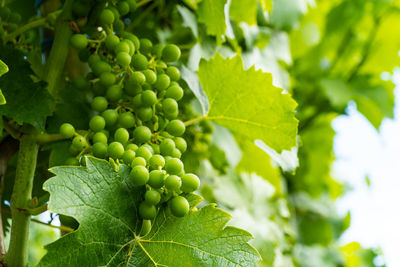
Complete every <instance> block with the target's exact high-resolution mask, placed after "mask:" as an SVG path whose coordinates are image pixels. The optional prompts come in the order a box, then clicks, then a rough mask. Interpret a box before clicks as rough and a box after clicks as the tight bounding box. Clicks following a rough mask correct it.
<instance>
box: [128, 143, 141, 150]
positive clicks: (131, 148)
mask: <svg viewBox="0 0 400 267" xmlns="http://www.w3.org/2000/svg"><path fill="white" fill-rule="evenodd" d="M138 148H139V147H138V146H137V145H136V144H128V145H127V146H126V149H127V150H132V151H136V150H137V149H138Z"/></svg>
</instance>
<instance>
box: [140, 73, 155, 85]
mask: <svg viewBox="0 0 400 267" xmlns="http://www.w3.org/2000/svg"><path fill="white" fill-rule="evenodd" d="M143 74H144V76H145V77H146V82H147V83H148V84H154V83H155V82H156V81H157V75H156V73H155V72H154V71H152V70H144V71H143Z"/></svg>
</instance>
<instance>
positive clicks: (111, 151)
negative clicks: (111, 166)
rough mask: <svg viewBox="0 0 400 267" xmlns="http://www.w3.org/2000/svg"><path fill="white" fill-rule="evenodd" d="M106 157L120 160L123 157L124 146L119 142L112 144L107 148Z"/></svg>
mask: <svg viewBox="0 0 400 267" xmlns="http://www.w3.org/2000/svg"><path fill="white" fill-rule="evenodd" d="M107 152H108V155H109V156H110V157H112V158H113V159H120V158H122V156H123V155H124V152H125V150H124V146H123V145H122V144H121V143H120V142H112V143H111V144H110V145H109V146H108V150H107Z"/></svg>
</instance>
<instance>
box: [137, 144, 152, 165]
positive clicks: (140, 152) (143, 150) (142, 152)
mask: <svg viewBox="0 0 400 267" xmlns="http://www.w3.org/2000/svg"><path fill="white" fill-rule="evenodd" d="M135 152H136V156H137V157H142V158H144V159H145V160H146V162H148V161H149V160H150V158H151V156H152V153H151V151H150V149H148V148H147V147H145V146H141V147H139V148H138V149H137V150H136V151H135Z"/></svg>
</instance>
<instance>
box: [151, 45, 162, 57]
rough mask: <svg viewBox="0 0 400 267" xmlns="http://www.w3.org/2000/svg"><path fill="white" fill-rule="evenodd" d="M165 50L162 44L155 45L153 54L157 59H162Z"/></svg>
mask: <svg viewBox="0 0 400 267" xmlns="http://www.w3.org/2000/svg"><path fill="white" fill-rule="evenodd" d="M163 49H164V45H162V44H156V45H153V49H152V53H153V54H154V55H155V56H156V57H157V58H161V56H162V51H163Z"/></svg>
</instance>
